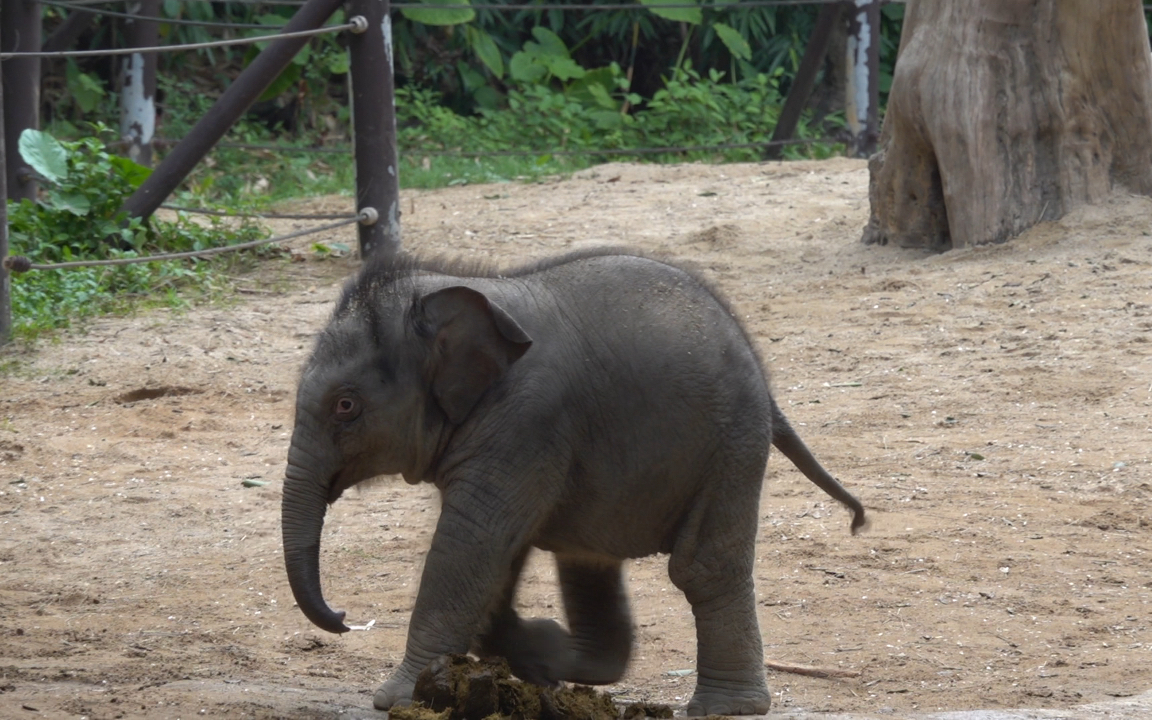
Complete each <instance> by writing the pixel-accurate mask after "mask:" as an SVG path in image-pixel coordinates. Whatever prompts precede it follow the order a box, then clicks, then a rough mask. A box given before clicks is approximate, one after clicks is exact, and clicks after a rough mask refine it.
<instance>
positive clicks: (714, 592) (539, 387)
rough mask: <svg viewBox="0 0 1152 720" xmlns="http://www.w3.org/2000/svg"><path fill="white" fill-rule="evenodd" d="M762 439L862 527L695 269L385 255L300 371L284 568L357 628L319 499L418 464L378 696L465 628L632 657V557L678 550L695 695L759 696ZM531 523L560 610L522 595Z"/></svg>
mask: <svg viewBox="0 0 1152 720" xmlns="http://www.w3.org/2000/svg"><path fill="white" fill-rule="evenodd" d="M770 441H771V442H774V443H775V445H776V446H777V447H778V448H779V449H780V450H781V451H782V452H783V453H784V454H785V455H786V456H787V457H788V458H790V459H791V460H792V461H793V462H794V463H795V464H796V465H797V467H799V468H800V469H801V470H802V471H803V472H804V473H805V474H806V475H807V476H808V477H809V478H810V479H811V480H812V481H813V482H815V483H816V484H817V485H818V486H820V487H821V488H822V489H824V490H825V491H826V492H828V493H829V494H830V495H831V496H832V497H834V498H836V499H837V500H839V501H840V502H842V503H844V504H845V505H847V506H848V507H849V508H850V509H851V510H852V511H853V521H852V529H853V531H855V530H856V529H857V528H858V527H860V526H861V525H863V524H864V508H863V507H862V506H861V505H860V503H859V502H858V501H857V500H856V499H855V498H853V497H852V496H851V495H850V494H849V493H848V492H847V491H846V490H845V489H844V488H843V487H841V485H840V484H839V483H838V482H837V481H836V480H835V479H834V478H833V477H832V476H831V475H829V474H828V473H827V472H826V471H824V469H823V468H821V467H820V465H819V463H817V462H816V460H815V459H814V458H813V457H812V455H811V454H810V453H809V452H808V450H807V448H805V447H804V443H803V442H801V441H800V439H799V438H798V437H797V436H796V434H795V433H794V432H793V430H792V428H791V427H790V426H789V425H788V423H787V421H786V420H785V419H784V417H783V415H782V414H781V413H780V410H779V408H778V407H777V406H776V404H775V402H774V401H773V400H772V397H771V395H770V394H769V390H768V384H767V382H766V379H765V374H764V371H763V369H762V367H761V364H760V361H759V359H758V358H757V355H756V353H755V351H754V350H753V349H752V347H751V345H750V343H749V341H748V338H747V337H746V335H745V334H744V331H743V330H742V329H741V327H740V325H739V324H738V323H737V322H736V321H735V320H734V319H733V316H732V314H731V312H730V311H729V310H728V309H727V307H726V305H725V304H724V303H723V302H722V301H720V300H718V299H717V297H716V296H715V294H714V292H713V291H711V290H710V289H709V288H708V287H707V286H706V285H704V284H703V283H702V282H701V281H700V280H698V279H697V278H695V277H694V276H692V275H690V274H689V273H687V272H685V271H683V270H681V269H678V268H675V267H672V266H670V265H667V264H664V263H661V262H656V261H653V260H648V259H643V258H639V257H635V256H631V255H627V254H625V253H622V252H620V251H598V252H592V253H584V254H580V255H571V256H567V257H562V258H559V259H555V260H551V261H546V262H543V263H540V264H538V265H536V266H533V267H529V268H523V269H520V270H517V271H512V272H508V273H505V274H503V275H500V276H497V275H496V274H495V273H488V274H487V276H485V275H484V274H483V273H474V272H473V273H469V272H466V271H461V269H460V268H456V269H453V268H451V267H444V266H443V265H441V266H440V267H439V268H438V267H436V266H421V265H420V264H419V262H418V261H415V260H412V259H408V258H400V259H396V260H386V261H380V262H376V263H375V264H369V265H368V266H367V267H365V269H364V270H363V271H362V272H361V274H360V275H359V277H358V278H357V279H355V280H354V281H352V282H351V283H350V284H349V286H348V287H347V288H346V289H345V291H344V295H343V297H342V298H341V300H340V302H339V304H338V306H337V309H336V312H335V314H334V315H333V318H332V320H331V322H330V323H329V325H328V327H327V328H326V329H325V330H324V332H323V333H322V334H321V336H320V337H319V339H318V341H317V343H316V348H315V351H314V353H313V355H312V358H311V359H310V360H309V362H308V364H307V366H306V367H305V369H304V372H303V376H302V378H301V381H300V388H299V395H298V398H297V405H296V426H295V430H294V431H293V434H292V445H291V449H290V450H289V452H288V470H287V478H286V481H285V486H284V502H283V510H282V513H283V514H282V519H283V531H284V555H285V561H286V564H287V569H288V578H289V581H290V584H291V586H292V592H293V593H294V594H295V597H296V601H297V603H298V605H299V606H300V609H301V610H302V611H303V612H304V614H305V615H306V616H307V617H308V618H309V619H310V620H312V622H314V623H315V624H316V625H318V626H320V627H321V628H323V629H325V630H328V631H330V632H344V631H345V630H347V629H348V628H347V627H345V625H344V623H343V618H344V614H343V613H342V612H336V611H333V610H332V609H331V608H329V606H328V604H327V603H326V602H325V600H324V597H323V594H322V592H321V589H320V576H319V567H318V564H319V563H318V557H319V549H320V532H321V528H322V526H323V524H324V514H325V511H326V509H327V506H328V504H330V503H333V502H335V501H336V499H337V498H339V497H340V495H341V493H343V492H344V491H345V490H346V489H348V488H349V487H351V486H352V485H355V484H356V483H358V482H360V481H362V480H366V479H368V478H371V477H375V476H377V475H384V474H397V473H398V474H402V475H403V476H404V479H405V480H407V481H408V482H409V483H419V482H429V483H433V484H435V485H436V487H437V488H439V490H440V495H441V500H442V504H441V513H440V519H439V522H438V524H437V526H436V531H435V534H434V536H433V538H432V547H431V549H430V550H429V552H428V557H427V560H426V562H425V565H424V573H423V576H422V578H421V580H420V590H419V593H418V595H417V597H416V605H415V608H414V609H413V611H412V618H411V623H410V625H409V628H408V643H407V649H406V650H405V654H404V661H403V662H402V663H401V664H400V666H399V667H398V668H397V669H396V671H395V672H394V673H393V675H392V676H391V678H389V679H388V681H387V682H385V683H384V684H383V685H382V686H381V687H380V688H379V690H377V691H376V696H375V699H374V704H375V705H376V707H377V708H380V709H387V708H389V707H392V706H393V705H396V704H404V703H407V702H408V701H410V699H411V697H412V689H413V685H414V683H415V680H416V676H417V675H418V674H419V673H420V671H421V670H422V669H423V668H424V667H425V666H426V665H427V664H428V663H429V662H430V661H431V660H432V659H434V658H436V657H437V656H439V655H442V654H445V653H458V652H465V651H468V650H470V649H471V650H472V651H474V652H477V653H478V654H481V655H501V656H504V657H506V658H507V659H508V661H509V664H510V665H511V667H512V669H513V671H514V672H515V674H516V675H517V676H519V677H520V678H522V679H524V680H526V681H529V682H534V683H538V684H542V685H554V684H556V683H557V682H560V681H570V682H575V683H584V684H604V683H611V682H614V681H616V680H618V679H619V678H620V677H621V675H622V674H623V673H624V669H625V666H626V665H627V662H628V657H629V653H630V651H631V647H632V622H631V617H630V614H629V610H628V601H627V598H626V596H625V591H624V583H623V579H622V572H621V564H622V562H623V561H624V560H625V559H627V558H638V557H644V556H647V555H652V554H653V553H666V554H668V556H669V560H668V573H669V575H670V576H671V579H672V582H673V583H675V585H676V587H678V588H679V589H680V590H682V591H683V592H684V594H685V596H687V599H688V602H689V603H691V606H692V612H693V614H694V615H695V619H696V642H697V666H696V667H697V671H698V672H697V678H698V679H697V684H696V690H695V694H694V695H693V696H692V699H691V701H690V703H689V705H688V712H689V714H690V715H706V714H711V713H716V714H723V715H739V714H757V713H764V712H766V711H767V710H768V706H769V701H770V695H769V691H768V687H767V685H766V683H765V677H764V665H763V647H762V641H761V637H760V630H759V628H758V627H757V622H756V607H755V596H754V593H753V583H752V565H753V556H754V550H755V544H756V531H757V512H758V508H759V497H760V486H761V483H762V481H763V478H764V466H765V462H766V461H767V458H768V447H769V444H770ZM532 547H536V548H540V549H542V550H547V551H549V552H552V553H554V554H555V558H556V565H557V569H558V573H559V578H560V584H561V587H562V591H563V599H564V609H565V613H566V615H567V620H568V628H567V629H564V628H563V627H561V626H560V625H559V624H558V623H556V622H555V621H553V620H547V619H531V620H527V619H522V618H521V617H519V616H518V615H517V613H516V611H515V610H514V609H513V601H514V595H515V589H516V583H517V579H518V577H519V574H520V570H521V568H522V566H523V563H524V560H525V557H526V556H527V553H528V551H529V549H530V548H532Z"/></svg>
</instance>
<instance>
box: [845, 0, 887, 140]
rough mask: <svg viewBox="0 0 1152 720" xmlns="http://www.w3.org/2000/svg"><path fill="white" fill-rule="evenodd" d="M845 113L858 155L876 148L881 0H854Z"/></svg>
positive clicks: (849, 34) (878, 123)
mask: <svg viewBox="0 0 1152 720" xmlns="http://www.w3.org/2000/svg"><path fill="white" fill-rule="evenodd" d="M846 91H847V93H848V97H847V98H846V100H847V102H846V104H845V105H846V110H847V112H846V113H845V114H846V115H847V116H848V128H849V130H851V131H852V140H853V142H852V145H853V147H852V148H851V151H852V153H853V154H854V155H856V157H868V156H869V155H871V154H872V153H874V152H876V143H877V141H878V140H879V139H880V128H879V126H880V121H879V118H880V113H879V108H878V106H879V104H880V0H855V7H854V8H853V14H852V21H851V27H850V29H849V31H848V85H847V89H846Z"/></svg>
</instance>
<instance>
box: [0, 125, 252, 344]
mask: <svg viewBox="0 0 1152 720" xmlns="http://www.w3.org/2000/svg"><path fill="white" fill-rule="evenodd" d="M106 132H107V128H105V127H103V126H96V127H95V128H94V135H93V136H91V137H87V138H84V139H81V140H77V141H71V142H61V141H58V140H56V139H55V138H53V137H52V136H51V135H49V134H48V133H44V132H40V131H36V130H25V131H24V133H22V134H21V137H20V151H21V155H22V156H23V157H24V160H25V161H26V162H28V164H29V165H31V166H32V167H33V169H35V170H36V172H37V173H39V174H40V175H42V176H43V178H44V180H43V182H44V183H45V185H46V188H45V191H44V193H43V198H42V199H41V201H40V202H32V201H30V200H23V201H21V202H20V203H9V208H8V222H9V241H10V245H11V253H12V254H13V255H24V256H27V257H28V258H30V259H31V260H32V262H34V263H55V262H68V261H74V260H98V259H111V258H127V257H136V256H139V255H142V254H152V253H158V252H179V251H183V250H202V249H205V248H208V247H213V246H216V245H222V244H231V243H234V242H242V241H246V240H252V239H255V238H258V237H260V236H261V235H262V233H263V231H262V230H261V229H260V228H258V227H257V226H256V225H254V224H252V223H240V224H238V225H228V224H226V223H224V222H221V221H218V220H217V221H212V222H208V223H205V224H201V223H198V222H195V221H193V220H192V219H190V218H188V217H185V216H178V217H177V218H176V219H175V220H174V221H162V220H156V219H154V220H152V221H151V223H144V222H142V221H141V220H140V219H139V218H133V219H131V220H127V219H126V218H124V217H123V216H122V215H120V214H118V212H119V209H120V206H121V204H122V203H123V202H124V200H125V199H126V198H127V197H128V195H129V194H130V193H131V192H132V191H134V190H135V189H136V188H137V187H138V186H139V185H140V183H141V182H143V181H144V179H145V178H146V177H147V176H148V173H149V171H148V169H147V168H143V167H141V166H140V165H137V164H136V163H134V162H132V161H131V160H128V159H126V158H122V157H117V156H114V155H111V154H110V153H108V151H107V149H106V148H105V146H104V143H103V142H102V141H101V140H100V138H99V136H100V135H101V134H105V133H106ZM213 266H214V264H213V263H207V262H203V261H189V262H185V263H176V262H165V263H143V264H138V265H126V266H116V267H97V268H81V269H71V270H62V271H54V270H39V271H33V272H30V273H26V274H23V275H15V276H14V277H13V278H12V315H13V318H14V321H15V324H16V330H17V332H20V333H23V334H35V333H36V332H38V331H40V330H43V329H47V328H53V327H62V326H67V325H69V324H70V323H71V321H73V320H76V319H79V318H82V317H85V316H90V315H93V314H96V313H100V312H104V311H107V310H112V309H123V308H126V307H128V306H129V305H130V304H131V301H132V300H133V299H143V298H153V299H155V298H156V293H157V291H158V290H164V289H170V288H174V287H176V286H178V285H180V286H189V285H191V286H194V287H199V288H200V289H202V290H204V289H209V288H211V287H213V286H214V285H217V284H218V283H219V279H218V278H217V277H216V276H215V275H214V274H213V272H212V271H211V268H212V267H213ZM165 298H166V299H168V300H170V301H178V298H177V296H175V295H174V294H169V295H167V296H165Z"/></svg>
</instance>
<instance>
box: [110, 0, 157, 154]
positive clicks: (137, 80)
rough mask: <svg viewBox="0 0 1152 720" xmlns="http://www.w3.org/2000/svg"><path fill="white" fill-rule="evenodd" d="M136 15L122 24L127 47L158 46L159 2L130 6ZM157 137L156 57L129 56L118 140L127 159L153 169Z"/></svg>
mask: <svg viewBox="0 0 1152 720" xmlns="http://www.w3.org/2000/svg"><path fill="white" fill-rule="evenodd" d="M126 9H127V11H128V12H129V13H130V14H132V15H135V16H136V17H134V18H133V19H131V20H127V21H125V23H124V36H125V40H126V41H127V43H128V46H129V47H155V46H156V45H159V44H160V24H159V23H158V22H156V18H158V17H159V16H160V0H139V1H138V2H133V3H129V4H128V6H127V8H126ZM155 134H156V53H132V54H131V55H128V56H127V57H126V58H125V59H124V83H123V87H122V88H121V90H120V139H121V140H124V141H125V142H127V144H128V157H129V158H130V159H132V160H134V161H135V162H138V163H140V164H141V165H144V166H146V167H152V137H153V136H154V135H155Z"/></svg>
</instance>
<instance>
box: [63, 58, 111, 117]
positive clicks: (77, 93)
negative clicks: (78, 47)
mask: <svg viewBox="0 0 1152 720" xmlns="http://www.w3.org/2000/svg"><path fill="white" fill-rule="evenodd" d="M64 81H65V84H66V85H67V86H68V93H69V94H70V95H72V99H73V100H75V101H76V106H77V107H79V108H80V111H81V112H86V113H90V112H92V111H93V110H95V109H96V107H97V106H98V105H99V104H100V101H101V100H103V99H104V95H105V94H106V93H105V92H104V85H103V84H102V83H101V82H100V80H99V78H97V77H96V76H95V75H90V74H88V73H86V72H81V71H80V67H79V66H78V65H77V64H76V62H75V61H74V60H72V59H71V58H69V59H68V64H67V65H65V66H64Z"/></svg>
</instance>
